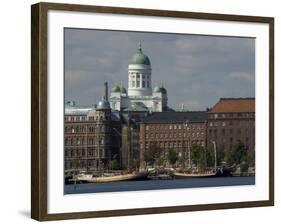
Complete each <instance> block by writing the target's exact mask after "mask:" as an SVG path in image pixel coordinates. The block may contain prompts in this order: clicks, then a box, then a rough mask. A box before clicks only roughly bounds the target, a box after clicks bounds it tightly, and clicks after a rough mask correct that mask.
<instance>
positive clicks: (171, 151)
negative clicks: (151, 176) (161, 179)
mask: <svg viewBox="0 0 281 224" xmlns="http://www.w3.org/2000/svg"><path fill="white" fill-rule="evenodd" d="M168 160H169V163H170V164H172V165H174V164H175V163H176V162H177V160H178V155H177V152H176V150H174V149H169V151H168Z"/></svg>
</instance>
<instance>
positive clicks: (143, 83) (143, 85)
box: [142, 80, 145, 88]
mask: <svg viewBox="0 0 281 224" xmlns="http://www.w3.org/2000/svg"><path fill="white" fill-rule="evenodd" d="M142 87H143V88H145V81H144V80H143V81H142Z"/></svg>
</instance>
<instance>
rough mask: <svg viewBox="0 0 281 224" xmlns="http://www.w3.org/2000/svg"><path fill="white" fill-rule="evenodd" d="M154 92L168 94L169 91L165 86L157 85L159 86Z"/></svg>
mask: <svg viewBox="0 0 281 224" xmlns="http://www.w3.org/2000/svg"><path fill="white" fill-rule="evenodd" d="M153 91H154V92H155V93H162V94H167V90H166V89H165V88H164V87H163V86H161V87H160V86H158V85H157V86H155V87H154V89H153Z"/></svg>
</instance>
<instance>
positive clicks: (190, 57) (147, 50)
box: [64, 28, 255, 110]
mask: <svg viewBox="0 0 281 224" xmlns="http://www.w3.org/2000/svg"><path fill="white" fill-rule="evenodd" d="M64 40H65V41H64V44H65V49H64V50H65V101H66V102H67V101H69V100H74V101H75V102H76V105H81V106H89V105H93V104H96V103H97V102H98V101H99V100H100V99H101V98H102V95H103V84H104V82H105V81H107V82H108V84H109V89H111V87H112V85H113V84H114V83H117V84H120V85H122V86H123V87H125V88H127V86H128V63H129V61H130V59H131V57H132V55H133V54H134V53H136V52H137V50H138V45H139V42H141V44H142V50H143V53H144V54H146V55H147V56H148V57H149V59H150V62H151V66H152V86H153V87H154V86H155V85H159V84H160V85H161V84H163V85H164V87H165V88H166V89H167V92H168V105H169V106H170V107H171V108H173V109H179V108H181V105H184V109H185V110H205V109H206V108H207V107H209V108H210V107H212V106H213V105H214V104H215V103H216V102H217V101H218V100H219V99H220V98H222V97H254V96H255V39H254V38H245V37H243V38H241V37H224V36H203V35H192V34H184V35H182V34H170V33H145V32H125V31H109V30H90V29H88V30H87V29H70V28H65V35H64Z"/></svg>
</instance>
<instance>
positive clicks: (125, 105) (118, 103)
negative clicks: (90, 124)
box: [109, 44, 171, 112]
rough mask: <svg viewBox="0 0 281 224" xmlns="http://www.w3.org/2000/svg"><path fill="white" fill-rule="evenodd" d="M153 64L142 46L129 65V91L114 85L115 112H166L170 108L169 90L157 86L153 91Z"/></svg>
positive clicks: (113, 105)
mask: <svg viewBox="0 0 281 224" xmlns="http://www.w3.org/2000/svg"><path fill="white" fill-rule="evenodd" d="M151 71H152V69H151V62H150V59H149V57H148V56H147V55H145V54H144V53H143V51H142V48H141V44H139V48H138V50H137V52H136V53H135V54H134V55H133V56H132V58H131V59H130V62H129V65H128V91H127V90H126V89H125V88H124V87H123V86H120V85H118V84H115V85H113V87H112V88H111V94H110V98H109V101H110V107H111V109H112V110H115V111H140V112H141V111H143V112H145V111H147V112H164V111H169V110H171V109H170V108H169V107H168V96H167V90H166V89H165V88H164V86H163V85H162V86H159V85H156V86H155V87H154V89H153V90H152V83H151V75H152V72H151Z"/></svg>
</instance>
